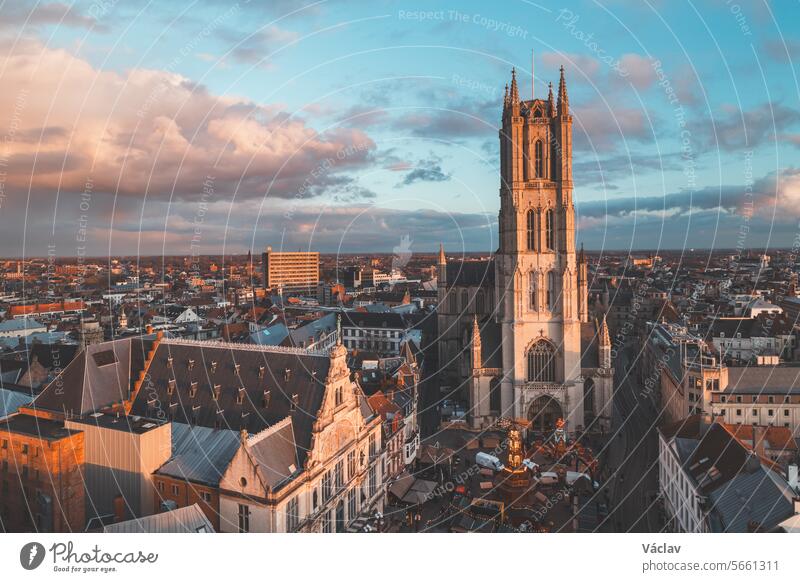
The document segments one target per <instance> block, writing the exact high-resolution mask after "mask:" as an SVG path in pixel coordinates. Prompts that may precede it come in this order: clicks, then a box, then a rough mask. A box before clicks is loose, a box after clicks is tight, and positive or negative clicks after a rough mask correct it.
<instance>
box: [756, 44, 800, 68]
mask: <svg viewBox="0 0 800 582" xmlns="http://www.w3.org/2000/svg"><path fill="white" fill-rule="evenodd" d="M763 49H764V52H766V53H767V55H768V56H769V57H770V58H771V59H773V60H775V61H777V62H779V63H791V62H793V61H795V60H797V59H800V40H791V39H790V40H785V39H784V40H777V39H775V40H768V41H766V42H764V45H763Z"/></svg>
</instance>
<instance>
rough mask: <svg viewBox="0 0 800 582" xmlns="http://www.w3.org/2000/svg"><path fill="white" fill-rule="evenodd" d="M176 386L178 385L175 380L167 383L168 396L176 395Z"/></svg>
mask: <svg viewBox="0 0 800 582" xmlns="http://www.w3.org/2000/svg"><path fill="white" fill-rule="evenodd" d="M175 384H176V382H175V380H170V381H168V382H167V394H169V395H170V396H172V395H173V394H175Z"/></svg>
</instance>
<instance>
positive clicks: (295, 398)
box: [292, 394, 300, 410]
mask: <svg viewBox="0 0 800 582" xmlns="http://www.w3.org/2000/svg"><path fill="white" fill-rule="evenodd" d="M299 402H300V396H298V395H297V394H292V410H295V409H297V404H298V403H299Z"/></svg>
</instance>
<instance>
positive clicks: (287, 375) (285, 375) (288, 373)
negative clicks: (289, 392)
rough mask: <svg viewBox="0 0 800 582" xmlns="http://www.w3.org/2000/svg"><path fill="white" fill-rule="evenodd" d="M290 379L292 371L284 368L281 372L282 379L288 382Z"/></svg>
mask: <svg viewBox="0 0 800 582" xmlns="http://www.w3.org/2000/svg"><path fill="white" fill-rule="evenodd" d="M291 378H292V370H291V368H286V369H285V370H284V371H283V379H284V380H285V381H286V382H288V381H289V380H290V379H291Z"/></svg>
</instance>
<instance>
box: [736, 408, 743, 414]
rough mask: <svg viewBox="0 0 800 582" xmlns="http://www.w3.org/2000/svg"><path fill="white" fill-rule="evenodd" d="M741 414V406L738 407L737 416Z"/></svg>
mask: <svg viewBox="0 0 800 582" xmlns="http://www.w3.org/2000/svg"><path fill="white" fill-rule="evenodd" d="M741 415H742V409H741V408H737V409H736V416H741Z"/></svg>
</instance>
